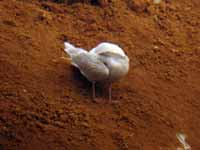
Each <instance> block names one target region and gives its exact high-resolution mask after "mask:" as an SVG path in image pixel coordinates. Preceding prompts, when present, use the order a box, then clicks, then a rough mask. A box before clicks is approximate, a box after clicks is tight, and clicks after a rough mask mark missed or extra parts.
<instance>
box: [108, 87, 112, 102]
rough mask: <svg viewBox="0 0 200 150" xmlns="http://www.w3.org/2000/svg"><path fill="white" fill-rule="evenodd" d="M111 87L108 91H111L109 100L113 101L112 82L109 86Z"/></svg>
mask: <svg viewBox="0 0 200 150" xmlns="http://www.w3.org/2000/svg"><path fill="white" fill-rule="evenodd" d="M108 88H109V89H108V90H109V91H108V93H109V102H111V101H112V85H111V84H109V87H108Z"/></svg>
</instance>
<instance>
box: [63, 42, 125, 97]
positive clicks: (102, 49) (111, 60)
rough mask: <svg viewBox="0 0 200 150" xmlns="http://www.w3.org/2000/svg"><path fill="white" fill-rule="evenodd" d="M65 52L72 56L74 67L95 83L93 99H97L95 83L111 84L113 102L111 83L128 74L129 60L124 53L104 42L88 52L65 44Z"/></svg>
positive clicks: (116, 46)
mask: <svg viewBox="0 0 200 150" xmlns="http://www.w3.org/2000/svg"><path fill="white" fill-rule="evenodd" d="M64 45H65V49H64V50H65V52H66V53H67V54H68V55H69V56H70V58H71V62H72V65H74V66H75V67H77V68H78V69H79V70H80V72H81V73H82V74H83V75H84V76H85V77H86V78H87V79H88V80H89V81H91V82H92V83H93V99H95V83H96V82H106V83H109V84H110V87H109V99H110V100H111V83H112V82H114V81H117V80H119V79H121V78H122V77H123V76H125V75H126V74H127V73H128V70H129V59H128V57H127V56H126V55H125V53H124V51H123V50H122V49H121V48H120V47H119V46H118V45H115V44H112V43H107V42H103V43H100V44H99V45H97V46H96V47H95V48H93V49H92V50H90V51H89V52H87V51H86V50H84V49H82V48H76V47H75V46H73V45H72V44H70V43H68V42H65V43H64Z"/></svg>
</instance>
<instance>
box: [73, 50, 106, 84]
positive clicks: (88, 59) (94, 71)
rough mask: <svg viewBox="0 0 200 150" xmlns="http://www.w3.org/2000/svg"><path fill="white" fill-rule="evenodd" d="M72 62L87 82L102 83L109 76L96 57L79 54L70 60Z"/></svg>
mask: <svg viewBox="0 0 200 150" xmlns="http://www.w3.org/2000/svg"><path fill="white" fill-rule="evenodd" d="M72 62H73V63H74V64H76V65H77V67H78V68H79V70H80V71H81V73H82V74H83V75H84V76H85V77H86V78H87V79H88V80H89V81H102V80H105V79H106V78H108V76H109V70H108V68H107V67H106V66H105V65H104V63H103V62H101V61H100V60H99V59H98V56H96V55H93V54H89V53H80V54H79V55H76V56H75V57H73V58H72Z"/></svg>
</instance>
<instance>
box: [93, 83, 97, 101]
mask: <svg viewBox="0 0 200 150" xmlns="http://www.w3.org/2000/svg"><path fill="white" fill-rule="evenodd" d="M92 99H93V101H95V99H96V94H95V82H92Z"/></svg>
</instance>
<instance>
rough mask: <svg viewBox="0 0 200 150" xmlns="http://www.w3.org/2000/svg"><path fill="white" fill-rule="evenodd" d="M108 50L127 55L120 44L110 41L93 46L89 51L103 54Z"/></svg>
mask: <svg viewBox="0 0 200 150" xmlns="http://www.w3.org/2000/svg"><path fill="white" fill-rule="evenodd" d="M107 52H109V53H114V54H118V55H121V56H125V53H124V51H123V50H122V49H121V48H120V47H119V46H118V45H116V44H112V43H108V42H103V43H100V44H99V45H97V46H96V47H95V48H93V49H92V50H91V51H90V52H89V53H96V54H102V53H107Z"/></svg>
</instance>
